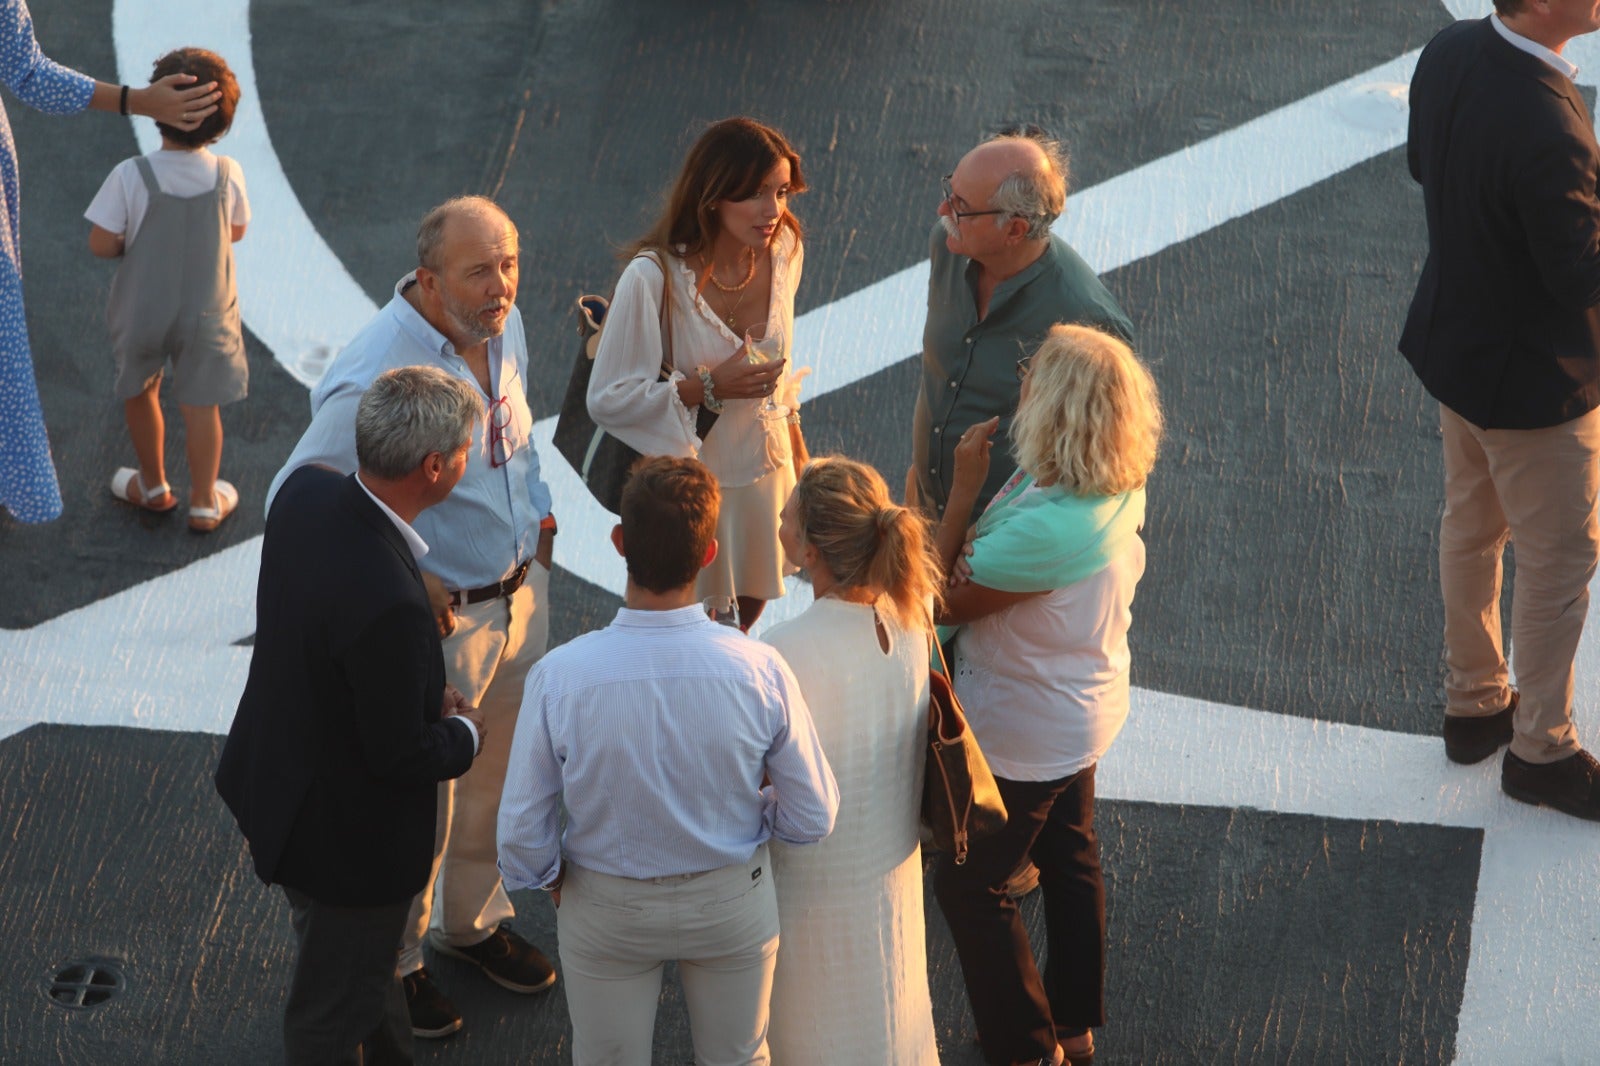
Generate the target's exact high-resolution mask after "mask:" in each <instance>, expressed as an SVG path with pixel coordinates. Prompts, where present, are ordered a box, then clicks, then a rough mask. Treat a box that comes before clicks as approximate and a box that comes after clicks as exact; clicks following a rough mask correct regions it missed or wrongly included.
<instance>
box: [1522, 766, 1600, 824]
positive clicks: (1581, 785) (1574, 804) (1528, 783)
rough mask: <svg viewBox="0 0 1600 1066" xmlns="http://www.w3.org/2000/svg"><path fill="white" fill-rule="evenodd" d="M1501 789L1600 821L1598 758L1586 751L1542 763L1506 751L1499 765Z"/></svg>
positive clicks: (1530, 801)
mask: <svg viewBox="0 0 1600 1066" xmlns="http://www.w3.org/2000/svg"><path fill="white" fill-rule="evenodd" d="M1500 791H1502V792H1504V793H1505V794H1506V795H1508V796H1510V797H1511V798H1512V799H1514V800H1521V801H1522V802H1523V803H1532V804H1535V805H1541V804H1542V805H1543V806H1546V807H1554V808H1555V809H1556V810H1558V811H1561V812H1563V813H1565V814H1570V815H1572V816H1573V817H1574V818H1587V819H1588V820H1589V821H1591V822H1600V760H1596V759H1595V757H1594V756H1593V755H1590V754H1589V753H1588V752H1586V751H1581V750H1580V751H1579V752H1577V754H1575V755H1568V756H1567V757H1566V758H1565V759H1557V760H1556V761H1555V762H1552V763H1542V764H1541V763H1531V762H1528V761H1526V760H1524V759H1519V758H1517V757H1516V756H1515V755H1513V754H1511V753H1510V752H1509V751H1508V752H1506V757H1505V761H1504V762H1503V763H1501V764H1500Z"/></svg>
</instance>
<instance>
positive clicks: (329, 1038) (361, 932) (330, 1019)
mask: <svg viewBox="0 0 1600 1066" xmlns="http://www.w3.org/2000/svg"><path fill="white" fill-rule="evenodd" d="M283 893H284V895H286V896H288V897H289V906H290V908H291V912H290V920H291V921H292V922H293V923H294V937H295V941H296V943H297V944H298V946H299V952H298V953H297V954H296V956H295V960H294V978H293V981H292V982H291V983H290V985H289V1002H288V1003H287V1005H285V1007H284V1011H283V1050H284V1059H285V1060H286V1061H287V1062H288V1063H289V1066H411V1018H410V1015H409V1013H408V1012H407V1010H406V996H405V991H404V990H403V989H402V988H401V986H400V979H399V978H398V977H396V976H395V972H394V971H395V960H396V958H397V957H398V956H399V954H400V936H401V934H402V933H403V932H404V931H405V926H406V915H407V912H408V911H409V910H410V908H411V901H410V900H409V899H407V900H402V901H401V902H399V903H392V904H389V905H387V906H383V907H335V906H332V905H331V904H327V903H319V902H318V901H316V900H314V899H312V898H311V897H310V896H308V895H306V894H305V893H304V892H300V891H297V890H296V889H292V888H288V887H285V888H284V890H283Z"/></svg>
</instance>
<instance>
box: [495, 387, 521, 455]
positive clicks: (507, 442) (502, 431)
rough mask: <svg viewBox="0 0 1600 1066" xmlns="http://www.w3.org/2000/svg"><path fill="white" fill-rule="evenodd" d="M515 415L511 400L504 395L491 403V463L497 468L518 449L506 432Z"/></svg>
mask: <svg viewBox="0 0 1600 1066" xmlns="http://www.w3.org/2000/svg"><path fill="white" fill-rule="evenodd" d="M513 416H514V412H513V411H512V410H511V402H510V401H509V400H507V399H506V398H505V397H504V396H502V397H500V398H499V399H498V400H496V401H494V403H492V404H490V405H489V465H490V466H491V467H493V468H495V469H497V470H498V469H499V468H500V467H502V466H505V465H506V464H507V463H509V462H510V461H511V453H512V452H514V451H516V450H517V449H516V443H515V442H514V441H513V440H512V439H511V437H510V436H509V435H508V434H507V433H506V427H508V426H510V425H511V420H512V417H513Z"/></svg>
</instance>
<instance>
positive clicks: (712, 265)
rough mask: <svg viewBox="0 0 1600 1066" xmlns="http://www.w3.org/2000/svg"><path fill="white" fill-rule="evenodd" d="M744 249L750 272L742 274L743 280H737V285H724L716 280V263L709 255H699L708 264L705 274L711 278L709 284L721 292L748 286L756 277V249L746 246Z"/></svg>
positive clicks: (738, 290) (742, 289)
mask: <svg viewBox="0 0 1600 1066" xmlns="http://www.w3.org/2000/svg"><path fill="white" fill-rule="evenodd" d="M745 251H747V252H749V253H750V272H749V273H748V274H746V275H745V276H744V280H743V281H741V282H739V284H737V285H724V284H723V283H722V282H720V281H718V280H717V264H716V262H715V261H713V260H711V259H710V257H709V256H702V257H701V259H702V261H703V262H705V263H707V265H708V268H707V271H706V274H707V276H709V277H710V278H711V284H713V285H715V286H716V287H717V289H718V290H720V291H721V292H725V293H727V292H743V291H744V290H745V288H746V287H747V286H749V284H750V283H751V282H752V281H754V280H755V277H756V250H755V249H754V248H751V247H748V246H746V248H745Z"/></svg>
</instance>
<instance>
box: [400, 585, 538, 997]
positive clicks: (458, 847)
mask: <svg viewBox="0 0 1600 1066" xmlns="http://www.w3.org/2000/svg"><path fill="white" fill-rule="evenodd" d="M549 589H550V572H549V571H548V570H546V569H545V568H544V567H542V566H540V565H539V564H538V563H537V562H535V563H533V564H531V565H530V566H529V567H528V576H527V578H526V579H525V580H524V581H523V583H522V587H521V588H519V589H518V590H517V591H516V592H515V593H513V594H512V596H511V599H510V600H505V599H498V598H497V599H492V600H485V601H484V602H483V603H474V604H471V605H465V606H462V607H459V608H457V609H456V629H455V632H454V633H452V634H450V636H449V637H447V638H445V641H444V670H445V677H446V679H448V680H449V682H450V683H451V684H452V685H454V686H455V687H456V688H458V689H460V690H461V694H462V695H463V696H465V697H466V698H467V702H468V703H471V704H472V705H473V706H475V707H477V708H478V710H480V711H482V712H483V723H484V726H485V727H486V730H487V733H488V735H487V736H486V737H484V740H483V750H482V751H480V752H479V753H478V757H477V758H476V759H474V760H473V763H472V769H470V770H468V771H467V772H466V773H465V774H462V775H461V776H460V777H458V778H457V779H456V780H454V781H445V782H442V783H441V784H440V785H439V807H438V811H439V813H438V824H437V828H436V829H435V831H434V833H435V836H434V850H433V874H432V876H431V877H430V878H429V879H428V885H427V887H426V888H424V889H423V890H422V892H421V893H420V894H419V895H418V896H417V898H416V900H415V901H413V903H412V906H411V915H410V918H409V920H408V921H407V924H406V931H405V935H404V937H403V938H402V939H401V942H400V958H399V962H398V965H397V967H396V971H395V972H396V973H398V974H399V975H400V976H401V977H404V976H405V975H406V974H408V973H413V972H415V971H416V970H418V969H420V968H421V967H422V938H423V937H424V936H425V935H427V932H428V926H429V924H430V923H431V924H432V925H433V927H434V929H436V930H438V932H439V936H440V937H441V938H442V939H443V940H444V941H445V942H446V943H448V944H451V945H454V946H457V947H463V946H467V945H471V944H476V943H478V942H479V941H481V940H483V939H484V938H485V937H487V936H488V935H489V934H490V933H492V932H494V929H495V927H496V926H497V925H499V924H500V923H501V922H503V921H507V920H509V919H510V918H512V917H514V916H515V914H516V910H515V908H513V907H512V906H511V900H510V898H509V897H508V896H507V895H506V890H505V886H504V885H502V884H501V883H500V867H499V852H498V847H497V845H496V841H495V833H496V831H497V828H498V823H499V820H500V792H501V790H502V789H503V788H504V787H505V783H506V765H507V762H508V761H509V759H510V756H511V736H512V734H513V733H515V732H516V728H517V712H518V711H520V710H521V709H522V688H523V684H524V682H525V681H526V680H527V677H528V671H530V670H532V669H533V665H534V664H535V663H537V662H538V661H539V660H540V659H541V658H543V657H544V653H545V648H546V646H547V645H548V644H549V642H550V611H549V599H548V596H549Z"/></svg>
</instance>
